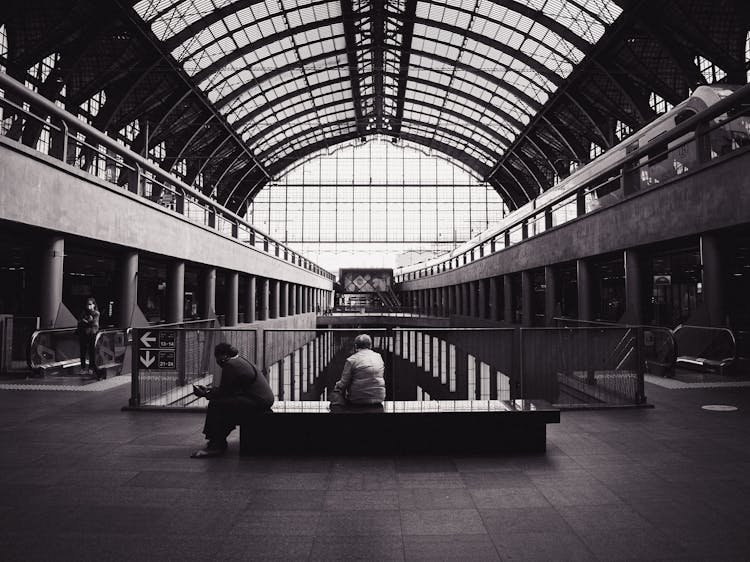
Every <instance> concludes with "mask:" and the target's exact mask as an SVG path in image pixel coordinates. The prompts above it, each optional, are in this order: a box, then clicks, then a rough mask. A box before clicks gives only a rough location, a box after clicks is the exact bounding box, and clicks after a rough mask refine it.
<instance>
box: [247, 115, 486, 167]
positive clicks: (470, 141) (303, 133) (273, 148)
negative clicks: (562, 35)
mask: <svg viewBox="0 0 750 562" xmlns="http://www.w3.org/2000/svg"><path fill="white" fill-rule="evenodd" d="M404 121H405V122H407V123H416V124H420V123H419V122H418V121H415V120H413V119H404ZM336 124H337V123H327V124H325V125H322V126H320V127H314V128H308V129H305V130H303V131H300V132H299V133H295V134H293V135H291V136H288V137H285V138H284V139H283V140H282V141H280V142H279V143H277V144H275V145H273V146H271V147H269V148H267V149H265V150H264V151H262V152H260V153H259V154H258V158H260V159H265V158H267V157H269V155H273V154H275V153H276V152H278V150H279V148H280V147H282V146H284V145H285V144H287V143H290V142H293V141H295V140H297V139H299V138H302V137H305V136H306V135H309V134H310V133H314V132H317V131H320V130H324V129H327V128H329V127H331V126H332V125H336ZM435 129H437V130H439V131H441V132H443V133H444V134H446V135H447V136H450V137H454V138H456V139H460V140H462V141H463V142H465V143H466V144H470V145H473V146H475V147H477V149H478V150H479V151H481V152H484V153H486V154H487V155H488V156H490V157H492V156H494V157H497V156H498V155H497V154H496V153H495V152H494V151H490V150H488V149H487V147H486V146H483V145H481V144H479V143H478V142H477V141H475V140H474V139H471V138H470V137H467V136H465V135H463V134H461V133H456V132H455V131H451V130H449V129H444V128H442V127H435ZM426 146H427V147H428V148H429V147H430V146H429V144H428V145H426ZM454 149H455V147H454Z"/></svg>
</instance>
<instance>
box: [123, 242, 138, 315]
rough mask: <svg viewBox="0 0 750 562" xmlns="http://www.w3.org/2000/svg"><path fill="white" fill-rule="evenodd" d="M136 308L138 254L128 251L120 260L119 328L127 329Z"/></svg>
mask: <svg viewBox="0 0 750 562" xmlns="http://www.w3.org/2000/svg"><path fill="white" fill-rule="evenodd" d="M136 306H138V252H133V251H128V252H126V253H125V255H124V256H123V257H122V259H121V260H120V324H119V326H120V328H129V327H130V325H131V322H132V320H133V312H134V311H135V307H136Z"/></svg>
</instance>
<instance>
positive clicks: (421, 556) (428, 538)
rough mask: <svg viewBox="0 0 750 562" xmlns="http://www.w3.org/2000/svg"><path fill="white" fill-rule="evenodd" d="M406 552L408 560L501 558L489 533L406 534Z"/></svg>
mask: <svg viewBox="0 0 750 562" xmlns="http://www.w3.org/2000/svg"><path fill="white" fill-rule="evenodd" d="M404 552H405V559H406V560H407V561H409V560H424V561H429V562H439V561H446V562H448V561H454V560H471V561H472V562H492V561H499V560H500V557H499V556H498V554H497V551H496V550H495V545H494V544H493V543H492V540H491V539H490V537H489V536H488V535H449V536H435V535H404Z"/></svg>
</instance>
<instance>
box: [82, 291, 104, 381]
mask: <svg viewBox="0 0 750 562" xmlns="http://www.w3.org/2000/svg"><path fill="white" fill-rule="evenodd" d="M99 316H100V314H99V309H98V308H97V307H96V300H94V297H89V298H87V299H86V308H85V309H84V311H83V313H82V314H81V317H80V318H79V319H78V329H77V333H78V343H79V345H80V349H81V371H80V374H81V375H91V374H94V375H96V379H97V380H100V379H101V377H100V376H99V372H98V371H97V369H96V361H95V351H94V342H95V341H96V334H97V332H98V331H99ZM87 356H88V359H89V366H90V367H91V369H90V370H89V368H88V367H87V366H86V357H87Z"/></svg>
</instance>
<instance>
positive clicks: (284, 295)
mask: <svg viewBox="0 0 750 562" xmlns="http://www.w3.org/2000/svg"><path fill="white" fill-rule="evenodd" d="M285 316H289V283H288V282H286V281H279V318H283V317H285Z"/></svg>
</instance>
